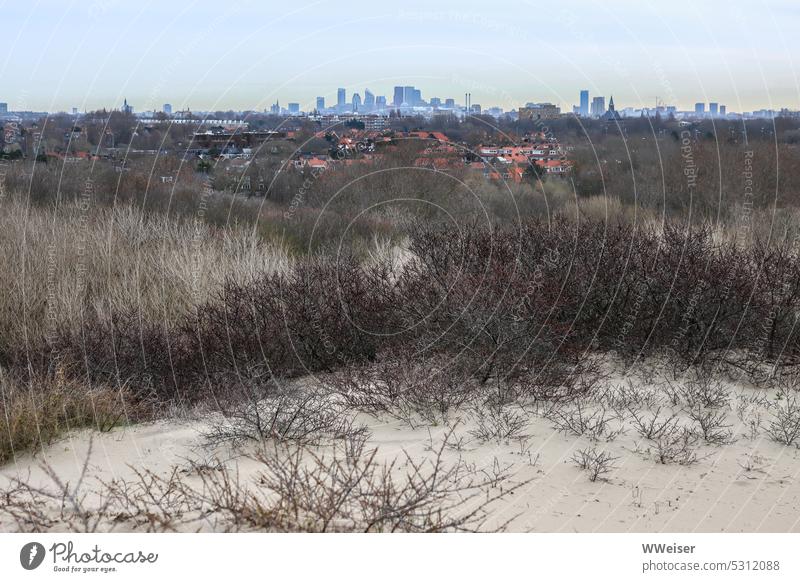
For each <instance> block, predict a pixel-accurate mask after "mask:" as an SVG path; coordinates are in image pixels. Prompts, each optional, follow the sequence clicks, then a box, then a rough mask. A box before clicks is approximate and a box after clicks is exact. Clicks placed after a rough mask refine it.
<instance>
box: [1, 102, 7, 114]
mask: <svg viewBox="0 0 800 582" xmlns="http://www.w3.org/2000/svg"><path fill="white" fill-rule="evenodd" d="M6 113H8V103H0V115H5V114H6Z"/></svg>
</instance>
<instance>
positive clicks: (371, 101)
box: [364, 89, 375, 111]
mask: <svg viewBox="0 0 800 582" xmlns="http://www.w3.org/2000/svg"><path fill="white" fill-rule="evenodd" d="M374 108H375V95H374V94H373V93H372V91H370V90H369V89H364V109H365V110H367V111H370V110H372V109H374Z"/></svg>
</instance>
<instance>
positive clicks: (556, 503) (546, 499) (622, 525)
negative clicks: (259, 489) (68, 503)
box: [0, 386, 800, 532]
mask: <svg viewBox="0 0 800 582" xmlns="http://www.w3.org/2000/svg"><path fill="white" fill-rule="evenodd" d="M730 390H731V394H732V395H733V397H732V399H731V403H730V404H729V405H728V407H727V408H726V410H727V417H728V420H729V424H730V425H731V429H732V430H733V433H734V435H735V442H733V443H732V444H725V445H719V446H712V445H707V444H704V445H699V446H698V447H697V449H696V453H697V456H698V461H697V462H696V463H693V464H689V465H685V466H684V465H680V464H666V465H665V464H660V463H658V462H656V460H655V459H654V457H653V454H652V452H650V453H648V450H647V449H648V446H649V443H648V441H647V440H646V439H643V438H642V437H641V436H640V435H639V434H637V432H636V431H635V430H634V429H633V428H632V427H631V426H630V424H626V427H627V430H626V432H625V433H624V434H621V435H619V436H618V437H616V438H615V439H614V440H612V441H611V442H605V441H603V440H599V441H597V442H595V443H594V446H596V447H598V449H604V450H607V451H609V452H610V453H611V454H612V455H613V456H615V457H617V460H616V462H615V464H616V467H615V468H614V469H613V470H612V471H611V472H610V473H609V474H608V475H606V479H602V478H601V479H598V480H597V481H596V482H590V481H589V479H588V478H587V473H586V471H582V470H580V469H578V468H577V466H576V465H575V463H574V462H573V460H572V457H573V455H574V454H575V451H577V450H578V449H582V448H585V447H587V446H589V445H590V442H589V440H588V439H587V438H585V437H573V436H566V435H565V434H563V433H562V432H558V431H556V430H555V429H554V427H553V423H552V422H551V421H550V420H549V419H548V418H544V417H543V416H541V415H537V414H533V413H531V414H530V415H529V417H528V423H527V426H526V427H525V429H524V430H523V431H522V432H523V434H524V435H525V436H524V437H520V438H514V439H512V440H510V441H508V442H480V441H478V439H476V438H474V437H473V436H472V435H471V434H470V432H471V430H472V429H473V428H474V423H475V421H474V419H471V418H469V417H467V418H465V419H462V420H461V422H460V423H459V424H458V425H457V426H456V428H455V432H454V437H453V438H454V439H460V438H462V437H463V441H461V446H460V450H455V447H454V448H451V449H448V450H447V451H446V452H445V456H446V458H447V459H448V460H451V461H456V460H457V459H458V458H459V457H460V458H461V459H463V460H464V461H466V462H467V463H470V464H474V467H475V471H476V472H478V473H482V474H485V475H491V474H492V473H494V472H497V471H499V470H502V469H507V470H508V471H509V472H510V474H511V475H513V477H512V479H511V480H510V483H515V482H516V483H519V482H522V481H529V482H528V483H526V484H525V485H524V486H522V487H521V488H520V489H518V490H516V491H515V492H514V493H513V494H511V495H508V496H507V497H506V498H504V499H502V500H501V501H499V502H497V503H495V504H494V505H493V506H492V511H491V515H490V518H489V521H488V523H487V527H491V526H494V525H498V524H501V523H503V522H505V521H506V520H508V519H510V518H513V520H512V521H511V522H510V524H509V526H508V529H509V530H510V531H522V532H527V531H536V532H628V531H632V532H722V531H726V532H740V531H743V532H790V531H800V484H799V483H798V480H797V477H798V472H800V458H798V457H799V456H800V451H798V449H797V448H795V447H787V446H783V445H781V444H778V443H776V442H774V441H773V440H771V439H769V438H768V436H767V434H766V433H765V431H764V430H761V431H759V433H758V434H757V435H756V436H755V438H752V437H753V434H752V433H749V434H746V433H748V430H747V427H746V426H744V423H743V422H742V421H741V418H740V416H741V415H737V414H736V413H735V412H734V407H735V402H736V399H737V398H741V399H742V400H744V399H746V398H747V397H748V396H749V395H750V394H755V393H756V391H755V390H753V389H748V388H741V387H736V386H730ZM762 392H763V391H762ZM760 414H763V416H764V418H768V417H769V406H768V405H767V406H766V408H765V409H764V410H763V411H760ZM359 420H360V421H362V422H363V423H365V424H367V425H368V426H369V429H370V431H371V437H370V439H369V441H368V444H367V447H369V448H372V447H377V448H378V454H379V456H380V457H382V458H385V459H391V458H393V457H395V456H397V455H398V454H401V453H402V451H406V452H407V453H409V454H410V455H411V456H412V457H413V458H420V459H421V458H424V457H425V456H426V455H430V454H431V449H432V446H433V447H436V446H437V445H438V443H440V442H441V439H442V438H443V437H444V434H445V433H446V432H447V431H448V428H447V427H445V426H438V427H422V428H416V429H412V428H410V427H409V425H408V424H406V423H403V422H400V421H395V420H381V419H376V418H374V417H369V416H366V415H360V416H359ZM206 422H207V421H204V420H195V421H180V422H179V421H173V422H159V423H154V424H147V425H138V426H129V427H124V428H119V429H116V430H114V431H112V432H111V433H106V434H98V433H92V432H90V431H83V432H77V433H74V434H72V435H70V436H69V437H68V438H67V439H65V440H63V441H60V442H58V443H55V444H53V445H52V446H50V447H49V448H47V450H45V451H43V452H40V453H38V454H37V455H35V456H31V455H24V456H22V457H19V458H18V459H17V461H16V462H15V463H12V464H9V465H6V466H5V467H3V468H2V470H1V471H0V479H1V480H2V484H3V485H4V486H5V485H7V482H8V480H9V479H12V478H15V477H16V478H19V479H22V480H24V481H26V482H28V483H30V484H33V485H35V486H41V485H47V484H48V482H49V481H50V479H49V477H48V476H47V475H46V474H45V472H44V471H43V469H42V467H41V465H40V464H41V463H42V462H43V461H45V460H46V462H47V463H48V464H49V465H50V466H51V467H52V468H53V469H54V470H55V472H56V473H57V474H58V475H59V477H60V478H61V479H62V480H64V481H67V480H69V481H73V482H74V481H75V480H76V479H77V478H78V476H79V474H80V472H81V468H82V464H83V460H84V458H85V456H86V452H87V449H88V447H89V443H90V441H92V442H93V454H92V458H91V462H90V473H91V475H92V476H93V477H95V478H99V479H102V480H105V481H108V480H110V479H113V478H117V479H119V478H121V479H129V478H131V477H133V476H134V468H139V469H142V468H147V469H149V470H151V471H153V472H156V473H159V474H164V475H166V474H168V473H169V472H170V471H171V469H172V468H173V467H175V466H176V465H177V466H181V465H185V464H186V463H187V461H188V460H190V459H194V460H208V459H210V458H212V457H214V456H216V458H218V459H221V460H223V461H224V462H225V464H227V465H228V466H236V468H237V470H238V472H239V474H240V476H241V478H242V480H243V481H248V480H250V479H252V478H253V477H254V476H255V474H256V472H257V471H258V470H259V465H258V464H257V463H256V462H254V461H253V460H251V459H249V458H247V457H246V453H247V451H246V450H245V451H239V452H237V453H233V452H232V451H230V450H216V451H215V452H213V453H212V452H210V451H209V450H208V449H207V448H205V447H204V446H203V443H204V440H203V437H202V431H203V429H204V427H205V426H206ZM0 526H1V527H2V529H13V524H11V523H9V522H6V523H2V524H0Z"/></svg>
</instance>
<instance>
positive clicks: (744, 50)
mask: <svg viewBox="0 0 800 582" xmlns="http://www.w3.org/2000/svg"><path fill="white" fill-rule="evenodd" d="M157 6H158V5H157V4H156V3H155V2H152V1H150V2H141V3H120V2H111V3H104V4H99V3H94V4H89V5H88V6H87V5H82V4H77V3H72V4H66V5H64V6H62V5H58V6H54V7H52V8H50V9H49V10H48V11H46V12H45V13H43V14H40V15H39V14H37V17H36V18H33V17H32V14H33V11H34V10H36V8H35V7H30V6H25V5H13V6H7V7H4V9H3V14H4V21H5V22H6V24H7V26H9V27H10V28H9V29H10V30H12V31H16V34H12V35H10V37H9V39H8V45H9V50H8V52H7V57H6V58H5V59H4V60H2V61H0V93H2V96H0V99H2V100H3V101H4V102H8V104H9V109H11V110H46V111H56V110H64V111H69V110H71V108H73V107H76V108H77V109H78V110H80V111H83V110H87V109H88V110H90V109H97V108H102V107H103V106H105V107H108V106H109V105H110V104H117V103H120V102H121V101H122V98H123V97H127V99H128V100H129V101H131V102H134V103H137V104H138V109H139V110H143V109H148V110H152V109H160V108H161V106H162V104H163V103H165V102H170V103H172V104H173V107H174V108H175V109H176V110H180V109H184V108H186V107H187V106H188V107H191V108H192V109H198V110H215V109H234V110H247V109H250V110H263V109H264V108H268V107H269V105H270V104H272V103H274V102H275V101H281V102H284V103H288V102H295V103H299V104H300V106H301V108H302V109H308V108H309V106H310V105H313V104H314V102H315V99H316V97H317V96H322V97H324V98H325V99H326V101H327V102H328V103H333V102H336V94H335V91H336V88H337V87H344V88H346V89H347V92H348V94H352V92H354V91H358V92H359V93H361V94H362V97H363V91H364V89H365V88H370V89H372V91H373V93H374V94H375V95H386V96H387V99H388V100H389V101H391V95H390V93H389V91H390V90H391V88H392V87H394V86H395V85H403V86H405V85H412V84H414V85H419V86H424V87H425V91H426V93H427V95H428V96H440V97H441V98H445V97H453V98H456V99H458V98H459V97H460V96H461V95H463V94H464V93H466V92H470V93H471V94H472V100H473V102H474V103H481V104H484V103H485V104H488V105H496V106H499V107H503V108H505V109H511V108H514V107H518V106H520V105H522V104H524V103H525V102H527V101H531V100H533V101H541V102H552V103H554V104H556V105H558V106H560V107H561V108H562V110H565V111H567V110H569V108H571V106H572V105H574V104H576V103H577V102H576V97H575V96H574V93H575V92H576V91H577V90H579V89H582V88H587V89H589V91H590V92H591V93H592V94H594V95H605V96H608V95H610V94H611V92H612V90H613V93H614V95H615V97H616V100H617V102H618V103H626V104H628V105H630V106H634V107H643V106H645V107H647V106H651V105H653V104H654V103H655V100H656V99H657V98H658V99H660V100H661V101H663V102H665V103H670V104H673V105H676V106H677V107H678V109H681V110H690V109H691V108H692V107H693V104H694V103H696V102H698V101H703V102H706V103H709V102H720V103H727V104H728V109H729V110H730V111H752V110H755V109H780V108H782V107H788V108H797V107H798V103H800V88H799V87H800V84H798V75H797V74H796V66H795V63H794V61H793V58H792V54H791V51H790V49H789V47H790V44H789V40H788V39H790V38H791V30H793V28H794V26H796V25H797V24H800V21H799V19H798V15H797V11H796V10H792V4H791V2H787V1H785V0H767V1H766V2H763V3H761V4H760V5H759V6H758V7H753V9H752V10H751V11H749V12H745V11H743V10H740V9H738V8H730V7H727V5H726V4H725V3H724V2H721V1H718V0H714V1H712V2H708V3H704V4H703V5H702V6H696V5H695V4H692V3H689V2H687V1H683V0H682V1H680V2H678V3H676V4H673V6H672V7H671V8H670V9H669V10H665V9H664V8H663V6H662V5H660V4H656V3H654V2H632V1H629V0H623V1H616V2H613V3H600V2H590V1H579V2H562V3H559V4H557V5H554V6H553V7H552V10H551V11H550V12H548V13H547V14H546V15H545V14H544V13H543V12H542V11H541V9H540V10H538V11H537V10H535V8H536V6H537V5H536V4H534V3H528V2H520V3H519V4H516V5H514V6H510V7H508V8H506V9H494V8H489V7H484V8H483V9H482V10H475V9H471V8H465V7H464V6H462V5H461V3H457V2H449V1H443V2H440V3H438V4H437V5H436V7H435V8H432V7H431V6H430V5H429V4H426V3H422V2H407V3H405V4H403V5H402V7H399V8H398V7H385V6H379V5H374V4H372V3H367V2H353V3H350V4H348V13H347V14H348V17H347V18H338V17H337V18H336V19H335V21H333V22H332V21H331V20H332V19H331V15H333V14H336V13H337V12H340V11H341V10H342V7H341V5H339V4H337V3H335V2H330V1H317V2H310V3H305V4H302V5H299V6H292V7H291V10H290V11H288V12H286V11H278V10H275V9H274V8H270V7H264V6H262V5H259V4H258V3H256V2H252V1H250V0H232V2H230V3H228V4H227V5H226V9H225V10H224V11H220V10H219V7H218V5H217V4H215V3H211V2H206V1H204V0H202V1H198V2H195V3H193V4H191V5H187V6H182V7H181V8H179V9H175V10H172V11H167V12H165V11H163V10H158V9H157ZM540 8H541V7H540ZM40 12H41V11H40ZM543 16H545V17H544V18H543ZM604 21H605V22H609V23H613V25H614V26H611V27H604V26H600V25H598V23H601V22H604ZM31 38H35V39H39V40H38V41H37V42H36V43H33V44H32V45H31V46H30V47H29V48H28V49H27V50H26V51H20V50H17V49H18V48H19V47H20V43H23V42H26V39H31ZM752 38H758V39H759V42H758V43H755V42H752V41H751V40H749V39H752ZM12 55H13V56H12Z"/></svg>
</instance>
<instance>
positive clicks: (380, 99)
mask: <svg viewBox="0 0 800 582" xmlns="http://www.w3.org/2000/svg"><path fill="white" fill-rule="evenodd" d="M375 107H377V108H378V109H386V96H385V95H378V96H377V97H376V98H375Z"/></svg>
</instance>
